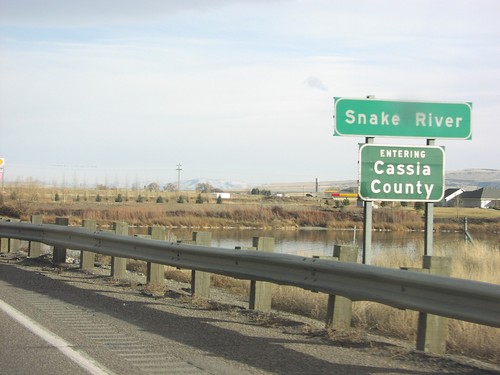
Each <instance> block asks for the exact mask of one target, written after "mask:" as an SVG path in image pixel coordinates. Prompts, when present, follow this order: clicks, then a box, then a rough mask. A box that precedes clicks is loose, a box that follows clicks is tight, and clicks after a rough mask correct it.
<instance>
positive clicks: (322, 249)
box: [167, 228, 500, 256]
mask: <svg viewBox="0 0 500 375" xmlns="http://www.w3.org/2000/svg"><path fill="white" fill-rule="evenodd" d="M194 231H203V230H189V229H176V228H174V229H168V230H167V240H170V241H176V240H188V239H191V238H192V233H193V232H194ZM208 231H210V232H211V233H212V246H214V247H222V248H229V249H234V248H235V247H237V246H242V247H243V246H251V245H252V238H253V237H274V239H275V252H276V253H285V254H295V255H304V256H315V255H320V256H321V255H332V254H333V247H334V245H353V244H354V245H356V246H358V247H359V249H360V256H361V254H362V251H363V233H362V231H361V230H357V231H355V230H324V229H316V228H314V229H299V230H276V229H274V230H260V229H216V230H208ZM471 234H472V237H473V240H474V241H481V243H485V244H487V245H488V246H492V247H493V248H495V249H499V246H500V234H498V233H477V234H475V233H471ZM463 242H464V234H463V233H461V232H446V233H442V232H440V233H435V234H434V248H435V249H437V248H440V249H443V250H444V251H445V252H446V253H447V254H450V255H452V253H453V249H454V248H456V246H457V244H460V243H463ZM395 251H396V252H404V253H407V254H408V255H416V256H418V255H423V252H424V232H387V231H386V232H373V233H372V256H377V255H383V253H384V252H387V253H392V254H394V252H395Z"/></svg>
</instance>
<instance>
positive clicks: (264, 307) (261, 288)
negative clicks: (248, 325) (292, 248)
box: [248, 237, 274, 312]
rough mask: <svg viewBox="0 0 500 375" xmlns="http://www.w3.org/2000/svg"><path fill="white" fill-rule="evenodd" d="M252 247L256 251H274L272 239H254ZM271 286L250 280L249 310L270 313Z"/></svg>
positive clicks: (264, 282) (267, 283) (263, 282)
mask: <svg viewBox="0 0 500 375" xmlns="http://www.w3.org/2000/svg"><path fill="white" fill-rule="evenodd" d="M252 246H253V247H254V248H255V249H256V251H266V252H269V253H272V252H273V251H274V238H273V237H254V238H253V240H252ZM271 298H272V284H271V283H269V282H266V281H256V280H250V302H249V306H248V307H249V309H250V310H258V311H263V312H268V311H271Z"/></svg>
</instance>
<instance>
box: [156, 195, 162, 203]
mask: <svg viewBox="0 0 500 375" xmlns="http://www.w3.org/2000/svg"><path fill="white" fill-rule="evenodd" d="M156 203H163V197H162V196H161V195H158V198H156Z"/></svg>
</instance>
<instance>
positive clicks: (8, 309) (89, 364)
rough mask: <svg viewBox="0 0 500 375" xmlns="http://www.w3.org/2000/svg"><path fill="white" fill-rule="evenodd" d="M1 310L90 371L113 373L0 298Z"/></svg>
mask: <svg viewBox="0 0 500 375" xmlns="http://www.w3.org/2000/svg"><path fill="white" fill-rule="evenodd" d="M0 310H3V311H4V312H5V313H6V314H7V315H9V316H10V317H11V318H12V319H14V320H17V321H18V322H19V323H21V324H22V325H23V326H24V327H26V328H28V329H29V330H30V331H31V332H33V333H34V334H35V335H37V336H39V337H40V338H42V339H43V340H45V341H46V342H47V343H49V344H50V345H52V346H53V347H55V348H57V349H58V350H59V351H60V352H61V353H62V354H64V355H65V356H66V357H68V358H69V359H71V360H72V361H73V362H75V363H76V364H77V365H78V366H80V367H82V368H84V369H85V370H87V371H89V372H90V373H91V374H93V375H109V374H112V372H111V371H109V370H108V369H106V368H105V367H104V366H102V365H101V364H99V363H97V362H96V361H94V360H92V359H91V358H87V357H85V356H84V355H82V354H81V353H80V352H78V351H76V350H74V349H73V348H71V344H70V343H69V342H67V341H66V340H64V339H62V338H61V337H59V336H57V335H56V334H54V333H52V332H50V331H48V330H47V329H45V328H44V327H42V326H40V325H39V324H38V323H36V322H35V321H34V320H32V319H30V318H29V317H27V316H26V315H24V314H23V313H21V312H20V311H19V310H16V309H15V308H13V307H12V306H10V305H9V304H7V303H6V302H4V301H3V300H1V299H0Z"/></svg>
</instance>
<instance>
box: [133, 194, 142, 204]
mask: <svg viewBox="0 0 500 375" xmlns="http://www.w3.org/2000/svg"><path fill="white" fill-rule="evenodd" d="M135 201H136V202H137V203H142V202H144V198H143V197H142V195H141V194H139V195H138V196H137V199H136V200H135Z"/></svg>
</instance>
